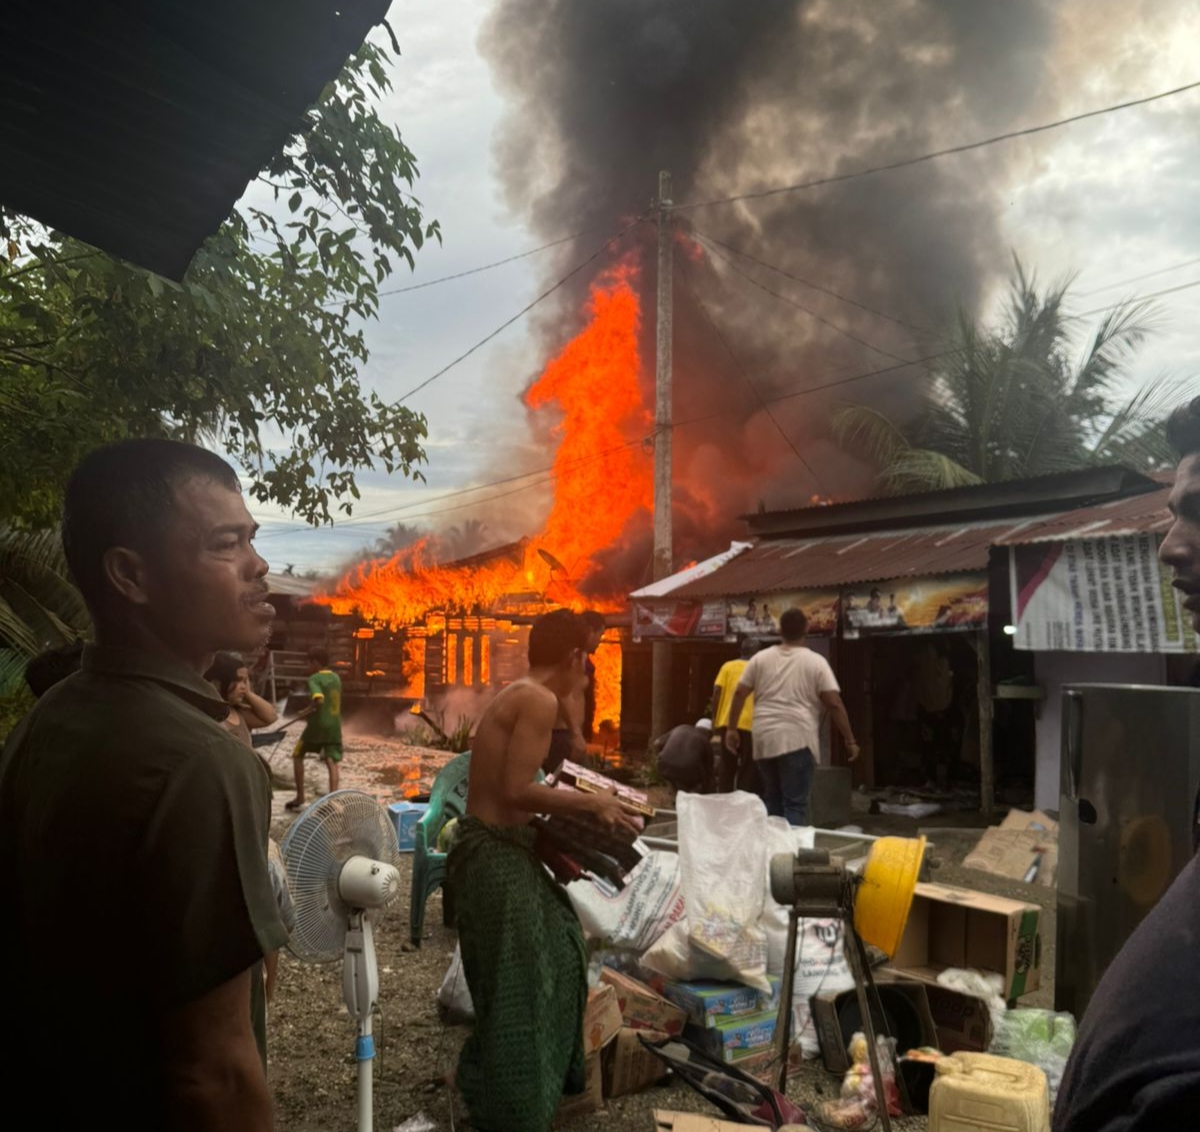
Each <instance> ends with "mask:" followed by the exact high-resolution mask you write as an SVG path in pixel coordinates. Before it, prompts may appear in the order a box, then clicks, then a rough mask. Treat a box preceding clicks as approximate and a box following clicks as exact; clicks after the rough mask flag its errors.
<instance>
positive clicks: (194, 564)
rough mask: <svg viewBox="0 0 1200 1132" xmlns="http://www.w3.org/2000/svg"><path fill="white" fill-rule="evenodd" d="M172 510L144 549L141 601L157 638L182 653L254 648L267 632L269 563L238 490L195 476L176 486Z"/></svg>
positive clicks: (270, 610)
mask: <svg viewBox="0 0 1200 1132" xmlns="http://www.w3.org/2000/svg"><path fill="white" fill-rule="evenodd" d="M175 503H176V507H175V513H174V516H173V518H172V521H171V523H170V524H169V525H168V527H167V529H166V532H165V534H164V536H163V539H162V543H161V545H160V546H159V547H157V548H155V551H154V553H153V554H148V555H145V556H144V560H145V570H146V585H145V600H144V605H145V608H146V612H147V613H148V615H149V617H148V619H149V620H150V622H151V623H152V625H153V628H154V630H155V632H156V633H157V635H158V636H159V638H160V639H161V640H162V641H163V642H164V643H165V644H167V645H168V646H169V647H171V648H172V649H173V650H174V651H176V652H178V653H179V654H180V655H182V656H188V657H203V656H206V655H208V654H211V653H214V652H217V651H219V650H222V649H229V650H232V651H235V652H253V651H255V650H257V649H260V648H262V646H263V645H264V644H266V642H267V638H268V637H269V636H270V633H271V619H272V618H273V617H274V616H275V610H274V608H273V607H272V606H271V605H270V604H269V603H268V602H267V600H266V597H267V583H266V580H265V579H266V574H267V569H268V567H267V563H266V562H265V561H264V560H263V559H262V558H261V557H260V556H259V555H258V553H257V551H255V549H254V543H253V540H254V535H255V533H256V532H257V530H258V524H257V523H255V522H254V520H253V519H252V518H251V517H250V512H249V511H247V510H246V504H245V503H244V502H243V500H242V495H241V492H239V491H232V490H230V489H229V488H228V487H225V486H224V485H223V484H220V483H216V482H215V481H213V480H208V479H202V478H194V479H190V480H185V481H184V482H183V483H181V484H179V485H178V486H177V487H176V488H175Z"/></svg>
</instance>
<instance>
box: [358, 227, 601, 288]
mask: <svg viewBox="0 0 1200 1132" xmlns="http://www.w3.org/2000/svg"><path fill="white" fill-rule="evenodd" d="M595 231H597V228H596V227H595V226H593V227H591V228H584V229H583V230H582V231H580V232H573V233H572V234H571V235H570V236H561V237H560V238H559V239H557V240H551V241H550V242H549V243H548V244H542V245H541V247H537V248H530V249H529V250H528V251H524V252H517V253H516V255H510V256H505V257H504V259H497V260H493V261H492V262H491V263H484V264H480V266H479V267H472V268H469V269H467V270H466V271H456V272H454V274H453V275H440V276H438V278H437V279H429V280H426V281H425V282H424V283H413V284H411V285H409V286H408V287H391V288H389V289H388V290H386V291H380V292H379V294H378V296H377V297H378V298H380V299H382V298H383V297H384V296H385V295H404V294H407V293H408V292H409V291H423V290H424V289H425V288H426V287H436V286H438V285H439V284H440V283H450V282H452V281H453V280H455V279H466V278H467V276H469V275H479V274H480V273H481V272H484V271H491V270H492V268H494V267H503V266H504V265H505V264H506V263H516V262H517V260H519V259H528V258H529V257H530V256H532V255H537V254H538V253H539V252H545V251H549V250H550V249H551V248H557V247H559V246H560V245H561V244H569V243H570V242H571V241H572V240H578V239H579V237H580V236H587V235H589V234H590V233H592V232H595Z"/></svg>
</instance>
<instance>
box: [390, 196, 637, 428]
mask: <svg viewBox="0 0 1200 1132" xmlns="http://www.w3.org/2000/svg"><path fill="white" fill-rule="evenodd" d="M645 215H646V214H645V213H642V215H641V216H638V217H637V219H635V220H634V221H632V222H631V223H630V224H628V225H626V226H625V227H624V228H622V229H621V231H619V232H618V233H617V234H616V235H615V236H611V237H609V238H608V239H607V240H605V241H604V243H603V244H601V245H600V246H599V247H598V248H597V249H596V250H595V251H594V252H592V254H591V255H589V256H588V257H587V259H585V260H583V261H581V262H580V263H577V264H576V265H575V266H574V267H573V268H571V270H570V271H568V272H567V273H566V275H564V276H563V277H562V278H561V279H559V280H558V281H557V282H556V283H553V284H552V285H551V286H549V287H547V288H546V290H544V291H543V292H542V293H541V294H540V295H538V297H537V298H536V299H533V300H532V301H531V302H529V303H527V304H526V305H525V306H523V307H522V308H521V309H520V310H519V311H517V313H516V314H514V315H513V316H512V318H509V319H506V320H505V321H504V322H502V323H501V324H500V325H499V326H497V327H496V329H495V330H493V331H492V332H491V333H490V334H488V335H487V336H486V337H484V338H481V339H480V340H479V341H478V342H476V343H475V345H474V346H472V347H471V348H470V349H469V350H465V351H464V352H463V353H461V354H459V355H458V357H457V358H455V359H454V360H453V361H452V362H448V363H447V364H446V365H444V366H442V368H441V369H440V370H438V371H437V373H435V374H432V375H431V376H429V377H427V378H426V379H425V380H424V381H422V382H421V383H420V384H419V385H414V386H413V387H412V388H411V389H410V390H409V391H408V392H407V393H405V394H404V396H403V397H401V398H399V400H397V402H396V404H398V405H401V404H403V403H404V402H405V401H407V400H408V399H409V398H410V397H411V396H412V395H413V394H414V393H420V391H421V390H422V389H424V388H425V387H426V386H428V385H432V384H433V383H434V382H435V381H437V379H438V378H439V377H442V376H444V375H445V374H447V373H449V372H450V371H451V370H452V369H453V368H454V367H455V366H456V365H458V364H459V362H463V361H466V359H467V358H469V357H470V356H471V355H472V354H473V353H475V351H476V350H479V349H482V348H483V347H484V346H486V345H487V344H488V343H489V342H490V341H491V340H492V339H493V338H495V337H496V336H497V335H498V334H500V333H502V332H503V331H505V330H507V329H508V328H509V327H510V326H512V324H513V323H514V322H517V321H519V320H520V319H522V318H524V317H525V315H527V314H528V313H529V312H530V311H531V310H533V308H534V307H536V306H537V305H538V303H540V302H542V301H543V300H544V299H548V298H549V297H550V296H551V295H553V294H554V292H555V291H557V290H558V289H559V288H560V287H562V286H564V285H565V284H566V283H567V282H568V281H569V280H570V279H572V278H573V277H574V276H576V275H578V274H579V273H580V272H581V271H582V270H583V269H584V268H585V267H587V266H588V265H589V264H591V263H594V262H595V261H596V260H597V259H599V258H600V256H602V255H603V254H604V253H605V252H606V251H607V250H608V249H609V248H610V247H611V246H612V245H613V244H615V243H617V242H618V241H619V240H621V239H622V238H623V237H624V236H625V235H627V234H628V233H629V232H632V231H633V229H634V228H636V227H637V226H638V225H639V224H640V223H641V222H642V220H643V219H645Z"/></svg>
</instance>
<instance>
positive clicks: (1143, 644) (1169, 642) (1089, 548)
mask: <svg viewBox="0 0 1200 1132" xmlns="http://www.w3.org/2000/svg"><path fill="white" fill-rule="evenodd" d="M1009 577H1010V586H1011V592H1012V608H1013V614H1014V618H1015V622H1016V629H1017V633H1016V637H1015V639H1014V644H1015V645H1016V647H1017V648H1019V649H1036V650H1043V651H1047V652H1050V651H1061V652H1150V653H1194V652H1197V651H1198V647H1200V641H1198V640H1197V636H1196V634H1195V632H1193V630H1192V628H1191V625H1190V623H1189V617H1188V614H1187V611H1186V610H1184V609H1183V607H1182V606H1181V605H1180V603H1179V595H1178V594H1177V593H1176V591H1175V590H1174V589H1172V588H1171V578H1170V571H1169V570H1166V569H1163V568H1162V567H1161V566H1160V564H1159V561H1158V538H1157V536H1155V535H1153V534H1138V535H1113V536H1111V537H1109V538H1099V539H1072V540H1069V541H1064V542H1054V543H1032V544H1029V545H1027V546H1014V547H1011V548H1010V554H1009Z"/></svg>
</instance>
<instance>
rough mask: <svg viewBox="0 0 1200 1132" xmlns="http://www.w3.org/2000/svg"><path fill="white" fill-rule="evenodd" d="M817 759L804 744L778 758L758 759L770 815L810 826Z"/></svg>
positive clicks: (763, 791)
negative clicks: (811, 796) (811, 794)
mask: <svg viewBox="0 0 1200 1132" xmlns="http://www.w3.org/2000/svg"><path fill="white" fill-rule="evenodd" d="M816 762H817V760H816V759H814V758H813V753H812V751H810V750H809V749H808V748H807V747H803V748H801V749H800V750H799V751H789V752H788V753H787V754H786V755H780V756H779V757H778V758H774V759H759V760H758V762H756V763H755V764H754V765H755V766H756V767H758V777H759V780H760V782H761V783H762V796H763V801H764V802H766V804H767V813H768V814H771V815H772V816H773V817H781V818H787V820H788V824H789V825H808V795H809V791H811V790H812V780H813V767H814V766H816Z"/></svg>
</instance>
